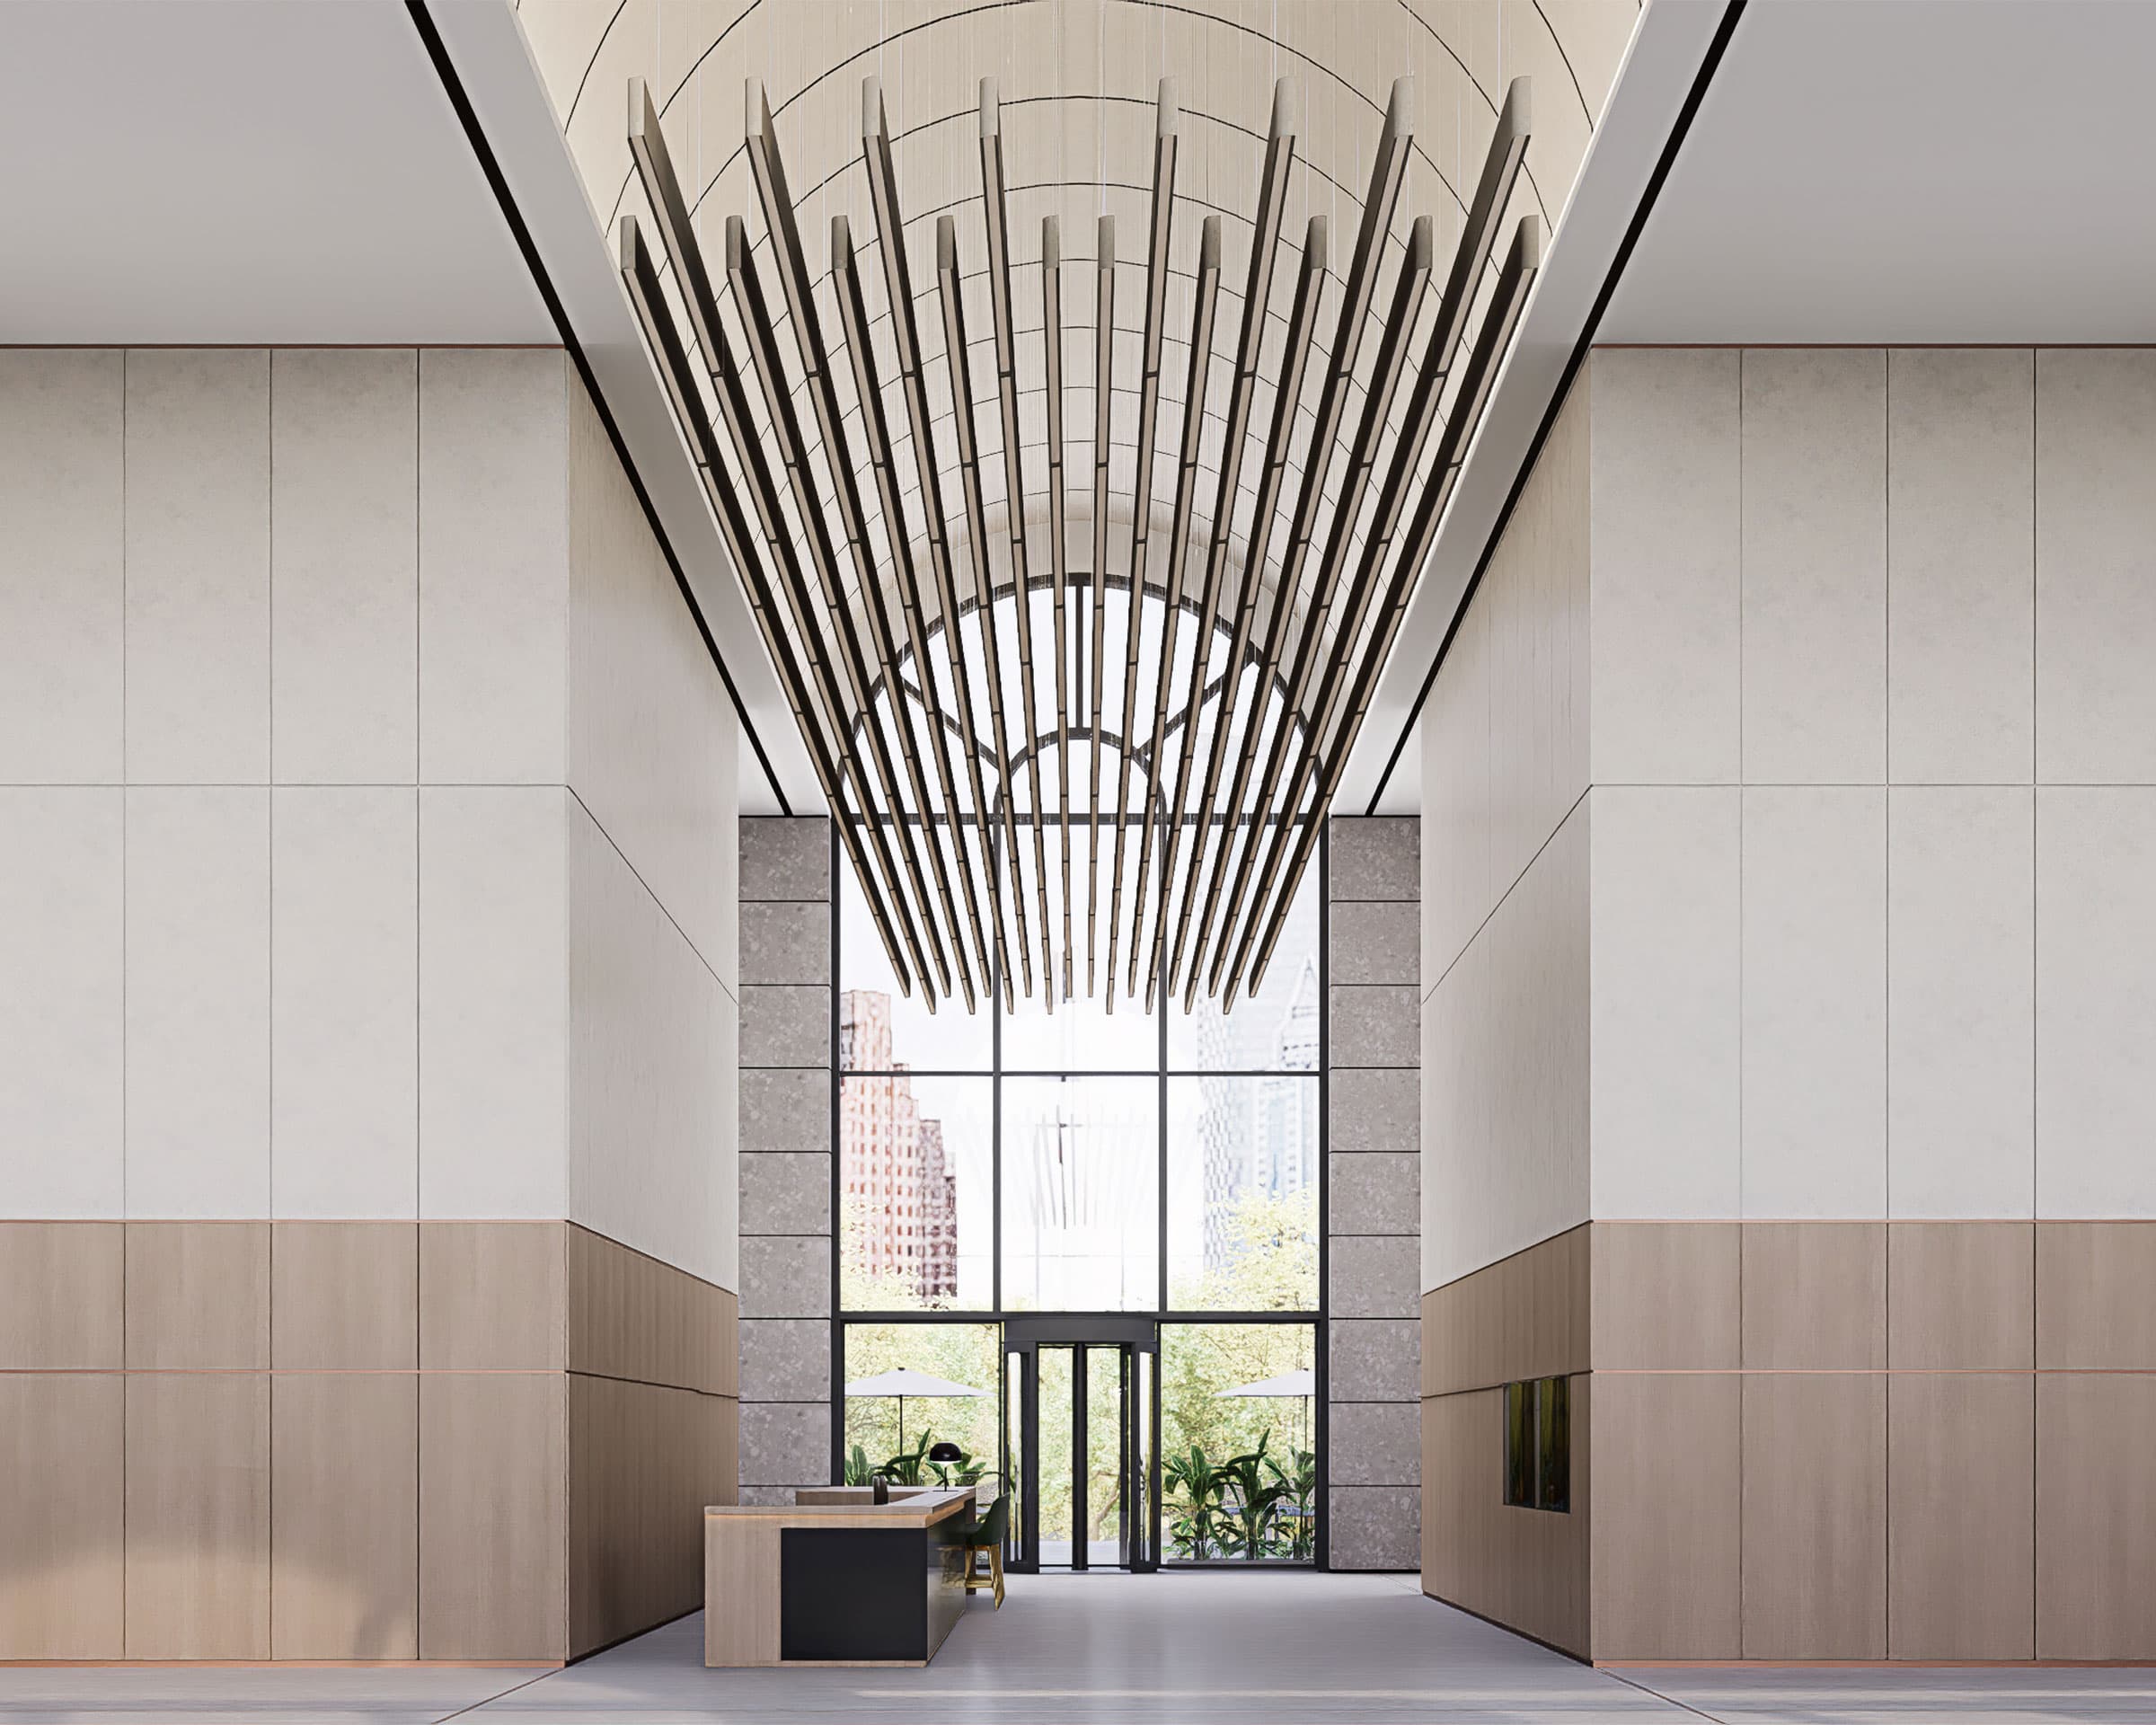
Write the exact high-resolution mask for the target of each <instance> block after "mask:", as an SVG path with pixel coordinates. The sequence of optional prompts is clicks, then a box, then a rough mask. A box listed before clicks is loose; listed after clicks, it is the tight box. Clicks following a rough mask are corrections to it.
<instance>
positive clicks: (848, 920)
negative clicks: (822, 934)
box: [838, 844, 993, 1072]
mask: <svg viewBox="0 0 2156 1725" xmlns="http://www.w3.org/2000/svg"><path fill="white" fill-rule="evenodd" d="M970 848H971V847H970V844H969V845H968V849H969V850H970ZM944 854H945V855H946V856H948V855H949V854H950V851H949V848H948V846H947V847H946V849H945V853H944ZM924 855H925V853H924ZM982 911H983V914H984V915H985V914H986V906H985V904H984V905H983V907H982ZM959 915H960V916H961V917H962V916H964V915H965V910H964V907H963V906H961V907H960V909H959ZM948 932H949V931H948V930H947V931H946V933H948ZM900 950H901V951H903V950H904V949H903V947H902V948H901V949H900ZM968 951H971V937H970V934H968ZM838 986H839V996H838V1048H839V1066H841V1068H842V1069H844V1070H845V1071H848V1072H889V1071H892V1070H894V1069H897V1068H899V1067H909V1068H912V1069H913V1070H915V1071H925V1072H985V1071H986V1070H987V1069H988V1063H989V1058H990V1052H991V1048H990V1044H991V1039H992V1035H993V1032H992V1030H991V1027H990V1022H989V1018H988V1004H987V991H986V990H985V989H984V990H983V991H982V995H981V1002H982V1004H981V1009H980V1011H978V1012H977V1013H968V1012H967V1010H966V997H965V995H962V994H960V995H953V996H952V997H951V998H950V1000H947V1001H943V1002H941V1003H939V1004H938V1005H937V1007H936V1010H935V1011H934V1012H933V1013H931V1012H930V1011H929V1010H928V1008H927V1006H926V1004H924V1003H923V994H922V992H921V989H920V987H919V986H918V985H916V986H915V989H914V992H913V995H911V997H910V998H909V997H908V996H907V995H905V994H904V993H903V992H901V990H900V989H899V986H898V983H897V977H895V976H894V975H893V974H892V971H891V963H890V959H889V957H888V954H887V953H886V952H885V951H884V946H883V937H882V936H881V935H880V934H879V933H877V932H876V922H875V919H874V918H873V917H872V916H870V915H869V904H868V900H867V898H865V897H863V895H862V890H861V882H860V881H859V880H856V879H855V878H854V874H853V868H852V866H851V865H850V864H849V863H847V862H845V861H844V858H843V857H842V858H841V859H840V863H839V871H838Z"/></svg>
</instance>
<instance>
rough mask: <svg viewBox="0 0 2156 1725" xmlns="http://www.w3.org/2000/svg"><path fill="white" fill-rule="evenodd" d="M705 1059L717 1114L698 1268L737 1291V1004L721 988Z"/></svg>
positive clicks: (739, 1277)
mask: <svg viewBox="0 0 2156 1725" xmlns="http://www.w3.org/2000/svg"><path fill="white" fill-rule="evenodd" d="M712 1005H713V1006H714V1007H715V1009H716V1010H715V1012H714V1013H713V1014H712V1032H713V1034H712V1037H711V1048H710V1050H709V1052H708V1053H707V1055H706V1058H707V1060H708V1061H709V1063H710V1066H711V1074H712V1077H713V1082H714V1084H715V1086H716V1088H715V1091H714V1093H713V1095H712V1099H711V1109H712V1112H713V1114H714V1115H715V1117H716V1118H715V1119H714V1121H713V1133H712V1138H711V1151H710V1154H709V1158H708V1162H709V1166H708V1169H707V1175H706V1177H707V1179H708V1180H709V1181H710V1184H711V1212H710V1215H711V1251H710V1256H709V1257H708V1259H707V1260H706V1262H707V1263H708V1264H709V1266H710V1267H709V1268H708V1269H705V1270H704V1271H703V1272H702V1273H703V1275H704V1276H705V1277H706V1278H708V1279H710V1280H711V1281H714V1282H716V1283H718V1285H719V1286H720V1287H723V1288H727V1289H729V1290H730V1291H732V1292H733V1293H736V1294H738V1293H739V1292H740V1291H741V1165H740V1150H741V1007H740V1004H739V1002H738V1000H737V999H736V998H735V997H734V996H733V995H729V994H728V993H727V992H726V991H725V990H724V989H720V992H719V994H718V995H717V996H716V998H715V999H714V1000H713V1002H712Z"/></svg>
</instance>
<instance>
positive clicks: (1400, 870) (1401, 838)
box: [1326, 815, 1422, 904]
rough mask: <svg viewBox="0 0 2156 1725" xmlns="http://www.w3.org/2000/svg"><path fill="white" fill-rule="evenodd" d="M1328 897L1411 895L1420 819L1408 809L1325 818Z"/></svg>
mask: <svg viewBox="0 0 2156 1725" xmlns="http://www.w3.org/2000/svg"><path fill="white" fill-rule="evenodd" d="M1326 838H1327V841H1328V844H1327V849H1328V853H1329V856H1330V887H1331V892H1332V901H1333V903H1335V904H1339V902H1340V901H1341V900H1342V899H1348V898H1419V897H1420V896H1421V892H1422V852H1421V848H1420V846H1421V839H1422V822H1421V821H1420V820H1418V819H1417V818H1415V817H1414V816H1412V815H1378V816H1375V817H1371V818H1341V819H1339V820H1334V821H1331V822H1330V823H1328V829H1327V833H1326Z"/></svg>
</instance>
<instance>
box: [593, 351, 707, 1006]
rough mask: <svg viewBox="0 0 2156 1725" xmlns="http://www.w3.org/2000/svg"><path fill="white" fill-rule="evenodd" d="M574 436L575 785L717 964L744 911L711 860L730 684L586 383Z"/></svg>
mask: <svg viewBox="0 0 2156 1725" xmlns="http://www.w3.org/2000/svg"><path fill="white" fill-rule="evenodd" d="M569 435H570V649H569V679H570V684H569V688H570V695H569V699H570V707H569V724H570V731H569V783H570V786H571V787H572V788H573V789H574V790H575V792H576V793H577V795H578V796H579V798H580V799H581V800H582V801H583V803H584V806H585V807H586V808H587V809H589V810H590V811H591V813H592V816H593V818H595V819H596V821H597V822H598V823H599V825H600V826H601V827H604V828H605V831H606V833H607V836H609V837H610V838H612V839H613V841H614V844H615V845H618V846H619V847H620V848H621V851H622V854H623V855H624V856H626V857H627V858H628V859H629V861H630V862H631V864H632V866H633V867H634V868H635V870H636V871H637V873H638V874H639V875H641V877H642V878H643V880H644V881H645V882H646V884H647V885H648V886H649V888H650V889H651V891H652V892H653V893H654V894H655V895H657V897H658V900H659V902H660V903H661V904H663V905H664V906H665V907H667V912H668V913H669V914H670V915H671V916H673V918H674V920H675V921H676V923H678V924H680V925H681V927H682V928H683V929H684V930H685V932H686V933H687V934H688V936H689V939H690V940H691V941H692V942H694V943H695V946H696V948H697V950H698V951H700V952H702V955H703V957H704V959H705V960H706V961H707V962H709V963H711V966H712V968H713V969H717V968H718V966H719V964H720V959H721V958H722V957H723V954H724V952H725V951H726V950H727V945H728V942H729V941H730V940H731V938H732V936H730V935H729V934H728V933H726V930H727V929H728V928H729V927H730V926H731V924H732V923H733V922H734V919H735V914H736V907H735V905H734V903H733V902H732V901H730V900H728V901H724V902H722V901H721V898H720V892H721V882H720V877H719V875H718V873H717V871H716V869H715V866H714V863H713V862H712V859H713V857H714V856H715V855H716V854H718V852H719V851H720V833H721V829H722V826H723V813H724V806H725V805H726V804H727V803H729V801H730V798H729V794H728V793H729V789H730V788H731V786H732V784H733V783H734V781H735V779H736V777H737V775H738V767H737V760H736V756H737V753H738V745H737V739H736V733H735V728H734V722H733V715H732V712H731V711H730V705H729V697H728V695H727V693H726V686H725V685H724V684H723V683H722V682H720V678H719V675H718V671H717V669H716V668H714V667H713V666H712V664H711V655H710V654H709V653H708V652H706V651H705V650H704V647H703V643H702V640H701V639H700V638H699V637H698V635H697V633H696V630H695V627H694V624H692V623H691V622H690V620H689V617H688V615H687V612H686V610H685V607H684V606H683V605H682V601H681V596H680V593H679V591H678V589H677V588H676V586H675V584H674V578H673V575H672V572H671V571H669V570H668V569H667V563H666V559H665V558H664V557H663V556H662V555H661V554H660V552H659V549H658V543H657V541H656V540H654V539H653V538H652V536H651V531H650V528H649V525H648V524H647V523H646V522H645V520H644V517H643V511H642V509H641V506H640V505H639V504H638V503H637V500H636V495H635V493H634V491H632V490H631V488H630V485H629V482H628V479H627V477H626V476H625V475H624V474H623V472H622V467H621V463H620V462H619V461H618V460H617V459H616V458H615V456H614V448H613V446H612V445H611V444H610V443H609V442H608V441H607V438H606V435H605V429H604V428H603V427H602V426H601V425H600V423H599V420H598V416H597V414H596V412H595V411H593V409H592V406H591V403H590V401H589V399H588V397H587V396H586V395H585V394H584V393H583V391H582V389H581V388H579V389H577V390H575V391H573V392H571V394H570V433H569ZM658 739H665V740H664V747H658V746H656V745H657V741H658Z"/></svg>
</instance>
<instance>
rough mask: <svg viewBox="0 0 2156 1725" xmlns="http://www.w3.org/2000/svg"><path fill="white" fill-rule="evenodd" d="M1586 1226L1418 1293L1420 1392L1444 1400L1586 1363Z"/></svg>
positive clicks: (1578, 1368) (1582, 1367) (1579, 1368)
mask: <svg viewBox="0 0 2156 1725" xmlns="http://www.w3.org/2000/svg"><path fill="white" fill-rule="evenodd" d="M1589 1254H1590V1230H1589V1229H1588V1227H1587V1226H1586V1225H1584V1224H1583V1225H1580V1226H1579V1227H1577V1228H1571V1229H1568V1230H1567V1231H1566V1232H1565V1233H1563V1234H1555V1235H1553V1236H1551V1238H1550V1239H1547V1240H1543V1241H1540V1242H1538V1243H1536V1244H1534V1245H1532V1246H1529V1247H1527V1248H1526V1249H1525V1250H1524V1251H1522V1252H1514V1253H1513V1254H1512V1255H1511V1256H1510V1257H1508V1258H1501V1259H1499V1260H1498V1261H1497V1262H1496V1263H1494V1264H1487V1265H1485V1266H1484V1267H1483V1268H1482V1269H1478V1270H1475V1271H1473V1272H1472V1273H1471V1274H1470V1275H1466V1276H1462V1277H1461V1278H1459V1279H1458V1280H1457V1281H1454V1282H1449V1283H1447V1284H1446V1285H1445V1287H1438V1288H1433V1289H1431V1290H1430V1291H1429V1292H1428V1293H1427V1294H1425V1295H1424V1296H1422V1393H1424V1394H1425V1395H1449V1394H1453V1393H1456V1392H1458V1391H1462V1390H1472V1389H1486V1388H1488V1387H1489V1386H1490V1385H1491V1384H1505V1383H1510V1382H1512V1381H1514V1380H1515V1379H1518V1378H1524V1377H1551V1376H1557V1375H1558V1374H1560V1373H1569V1372H1577V1371H1584V1370H1586V1366H1587V1341H1588V1316H1587V1297H1588V1285H1589V1274H1590V1272H1589Z"/></svg>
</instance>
